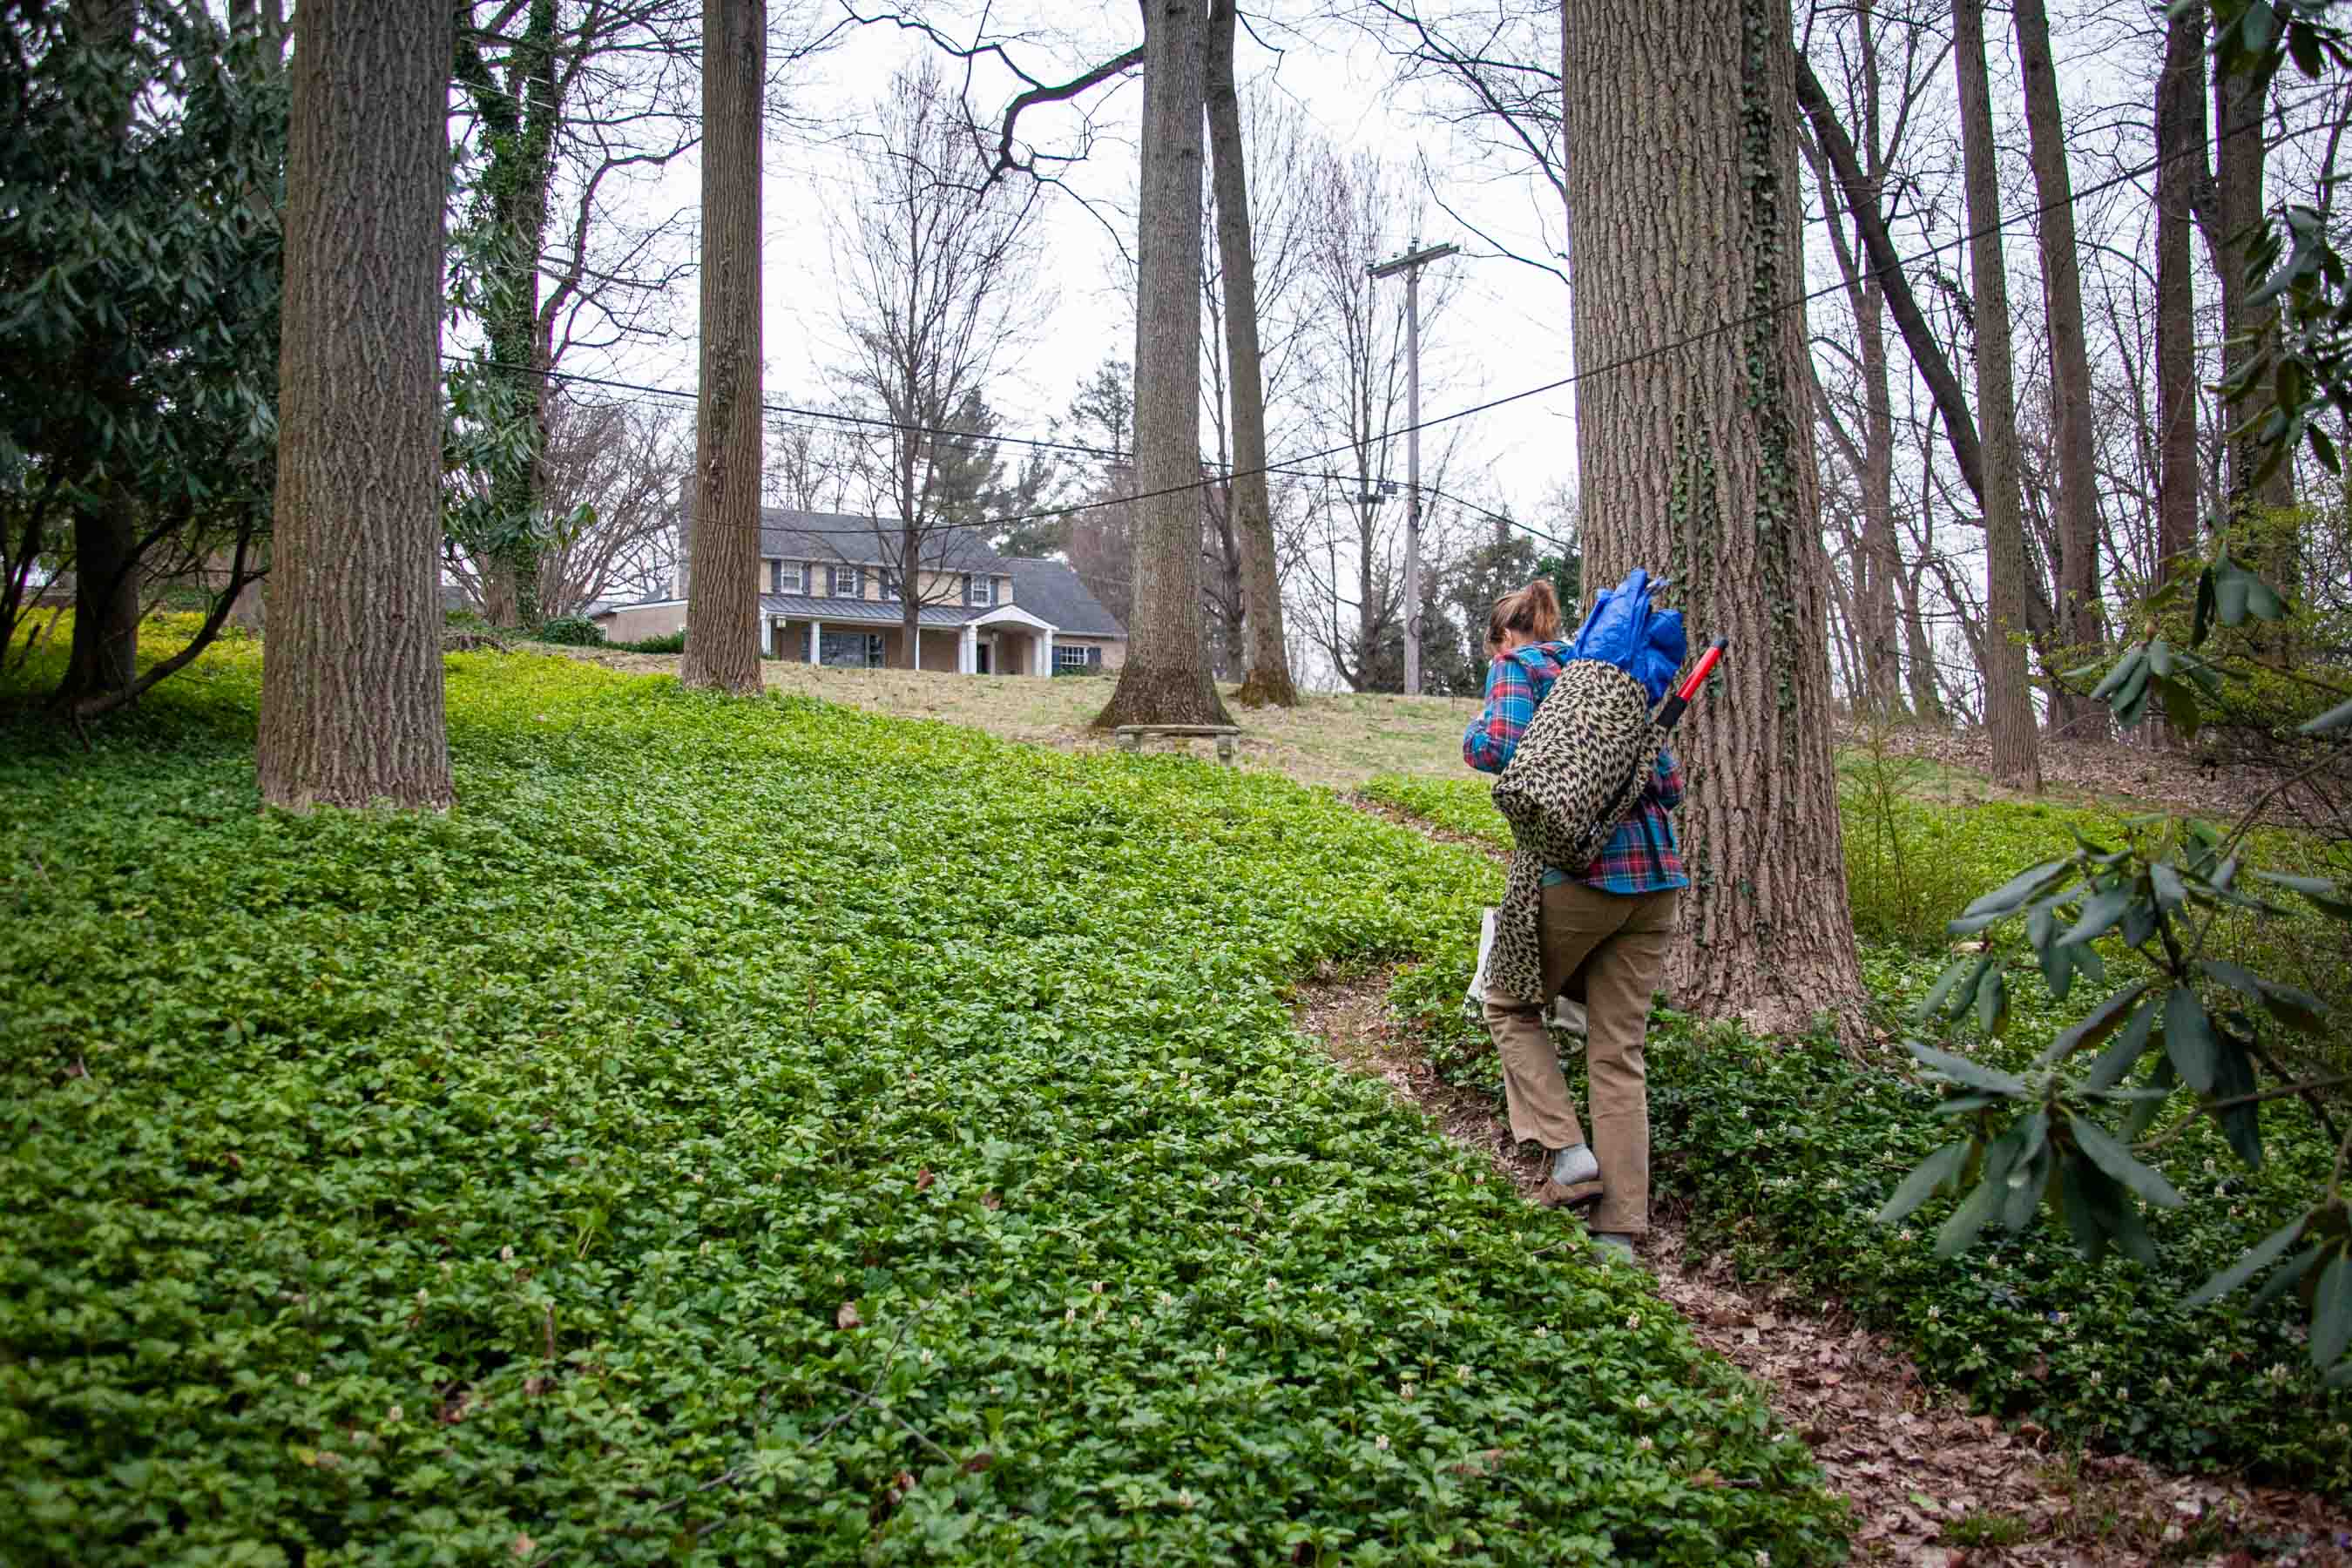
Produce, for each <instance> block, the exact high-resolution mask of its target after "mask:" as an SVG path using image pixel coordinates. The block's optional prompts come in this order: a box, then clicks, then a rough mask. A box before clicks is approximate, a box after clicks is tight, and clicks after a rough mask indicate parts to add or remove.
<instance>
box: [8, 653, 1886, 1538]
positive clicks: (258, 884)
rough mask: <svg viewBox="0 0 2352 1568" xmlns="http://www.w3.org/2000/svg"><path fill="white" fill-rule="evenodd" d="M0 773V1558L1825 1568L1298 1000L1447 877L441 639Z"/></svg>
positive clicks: (1788, 1451) (1738, 1410)
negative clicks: (364, 775)
mask: <svg viewBox="0 0 2352 1568" xmlns="http://www.w3.org/2000/svg"><path fill="white" fill-rule="evenodd" d="M449 671H450V688H449V696H450V716H451V727H452V738H453V747H454V752H455V757H456V761H457V779H458V787H459V793H460V804H459V806H458V808H457V810H456V811H454V812H453V813H451V814H450V815H449V816H446V817H445V818H435V817H418V816H378V815H370V814H342V813H324V814H320V815H319V816H312V817H308V818H299V817H292V816H284V815H279V814H276V813H264V812H260V811H257V809H256V807H257V801H256V797H255V792H254V783H253V767H252V757H251V746H252V736H253V722H254V710H255V696H256V684H257V653H256V651H255V649H254V648H253V647H252V645H249V644H232V645H229V646H227V647H224V648H222V649H221V650H219V651H218V652H217V653H215V655H213V656H211V657H209V658H206V659H205V661H204V662H203V663H202V664H200V665H199V666H198V667H197V668H195V669H194V670H193V671H191V672H190V673H189V674H188V675H185V676H184V677H182V678H181V679H175V680H173V681H172V682H170V683H168V684H167V685H165V686H164V687H162V688H159V689H158V690H157V691H156V692H155V693H154V695H153V696H152V698H151V699H150V700H148V701H147V702H145V703H144V704H142V709H141V710H140V711H139V712H138V713H136V714H134V715H132V716H131V717H130V718H129V719H128V720H127V721H125V722H123V723H121V724H120V725H117V726H114V727H111V728H109V729H108V730H106V731H102V733H101V736H100V740H99V741H98V743H97V750H96V751H95V752H92V753H89V754H85V753H84V752H82V751H81V749H80V747H79V745H78V744H75V743H73V742H53V741H51V740H48V739H47V738H45V737H43V736H41V735H39V734H37V733H36V732H35V731H30V730H18V731H12V732H8V733H6V734H5V738H0V836H5V842H6V843H7V844H8V845H9V847H10V852H9V855H8V858H7V860H6V865H5V871H0V895H4V896H5V899H6V900H7V903H8V908H9V910H10V913H11V917H12V918H11V919H10V920H9V921H7V922H6V924H5V926H0V1016H5V1018H6V1019H7V1020H8V1035H9V1037H10V1049H9V1051H8V1052H7V1053H6V1054H5V1060H0V1118H5V1128H6V1134H7V1136H6V1138H5V1145H4V1146H0V1394H5V1397H0V1474H5V1482H0V1541H5V1542H9V1543H10V1546H9V1552H10V1554H11V1555H12V1560H20V1561H32V1562H40V1561H51V1562H61V1561H73V1562H76V1563H142V1564H145V1563H177V1562H185V1563H200V1562H201V1563H289V1562H302V1563H395V1562H397V1563H411V1562H419V1561H426V1560H433V1561H445V1562H464V1563H489V1562H501V1563H514V1562H519V1561H530V1562H542V1561H556V1560H560V1561H562V1562H565V1563H632V1562H644V1563H651V1562H657V1561H658V1562H684V1561H699V1562H717V1561H721V1560H736V1561H758V1560H769V1561H791V1562H796V1563H833V1562H840V1563H848V1562H858V1563H865V1562H909V1561H918V1560H920V1561H926V1562H938V1561H950V1562H973V1563H978V1562H989V1563H1001V1562H1006V1561H1011V1560H1014V1559H1016V1558H1018V1559H1025V1560H1029V1561H1034V1562H1039V1563H1075V1562H1088V1561H1105V1560H1110V1559H1113V1558H1116V1559H1118V1560H1120V1561H1129V1562H1138V1563H1196V1562H1197V1563H1206V1562H1271V1561H1276V1560H1291V1559H1293V1558H1295V1559H1296V1560H1298V1561H1318V1560H1319V1561H1332V1560H1336V1559H1337V1558H1339V1557H1340V1556H1342V1555H1344V1556H1345V1557H1346V1559H1347V1560H1348V1561H1349V1562H1354V1563H1392V1562H1436V1561H1440V1560H1443V1561H1445V1562H1449V1563H1453V1562H1463V1563H1579V1562H1598V1561H1601V1560H1602V1559H1603V1558H1605V1557H1608V1556H1610V1555H1611V1554H1612V1552H1613V1553H1614V1554H1615V1555H1616V1556H1618V1557H1622V1558H1627V1559H1633V1560H1642V1561H1649V1562H1660V1563H1692V1564H1701V1563H1704V1564H1714V1563H1723V1562H1727V1561H1739V1562H1748V1561H1759V1562H1760V1561H1764V1560H1765V1558H1766V1554H1768V1553H1769V1560H1770V1561H1771V1562H1773V1563H1780V1564H1789V1563H1811V1562H1819V1561H1827V1560H1830V1559H1832V1558H1833V1557H1835V1556H1837V1555H1838V1554H1839V1553H1840V1552H1841V1551H1842V1537H1843V1530H1844V1523H1843V1509H1842V1505H1838V1504H1835V1503H1833V1502H1832V1501H1831V1500H1828V1499H1827V1498H1825V1496H1824V1495H1823V1494H1822V1491H1821V1490H1820V1489H1819V1488H1818V1478H1817V1476H1816V1474H1815V1472H1814V1471H1813V1470H1812V1468H1811V1461H1810V1459H1809V1458H1808V1457H1807V1456H1806V1454H1805V1452H1804V1449H1803V1446H1802V1445H1801V1444H1800V1443H1797V1442H1794V1441H1788V1440H1785V1434H1783V1433H1781V1432H1780V1431H1778V1430H1775V1429H1774V1426H1773V1424H1772V1422H1771V1420H1770V1418H1769V1415H1768V1413H1767V1410H1766V1407H1765V1405H1763V1403H1762V1402H1761V1400H1760V1399H1759V1397H1758V1395H1757V1393H1756V1391H1755V1390H1754V1389H1753V1388H1752V1387H1751V1386H1749V1385H1748V1384H1745V1383H1744V1382H1743V1381H1742V1380H1741V1379H1740V1378H1739V1377H1738V1375H1737V1374H1735V1373H1732V1372H1731V1371H1730V1369H1728V1368H1727V1366H1725V1365H1724V1364H1723V1363H1720V1362H1719V1361H1716V1360H1714V1359H1712V1358H1710V1357H1708V1356H1706V1355H1705V1354H1703V1353H1701V1352H1699V1351H1698V1350H1697V1349H1696V1346H1695V1345H1694V1343H1693V1342H1692V1341H1691V1340H1690V1338H1689V1336H1688V1334H1687V1333H1686V1331H1685V1329H1684V1328H1683V1326H1682V1324H1681V1322H1680V1321H1679V1320H1678V1319H1677V1318H1676V1317H1675V1315H1674V1313H1673V1312H1672V1311H1671V1310H1667V1309H1666V1308H1664V1305H1663V1304H1662V1303H1661V1302H1660V1301H1659V1300H1658V1299H1657V1298H1656V1297H1655V1296H1654V1294H1652V1293H1651V1291H1650V1289H1648V1287H1647V1285H1646V1283H1645V1281H1644V1280H1643V1279H1642V1278H1641V1277H1640V1276H1638V1275H1636V1274H1633V1273H1632V1272H1629V1271H1621V1270H1604V1269H1601V1268H1598V1267H1596V1266H1595V1265H1593V1264H1592V1263H1591V1262H1589V1261H1588V1260H1587V1258H1586V1255H1585V1252H1584V1248H1583V1247H1581V1246H1580V1244H1579V1240H1578V1238H1579V1236H1580V1233H1579V1232H1578V1231H1577V1229H1576V1228H1575V1226H1573V1224H1572V1223H1571V1222H1569V1221H1567V1220H1564V1219H1560V1218H1559V1217H1556V1216H1552V1215H1542V1214H1538V1213H1536V1212H1533V1211H1530V1210H1528V1208H1527V1207H1525V1206H1524V1205H1522V1204H1521V1203H1520V1202H1519V1200H1518V1199H1517V1197H1516V1196H1515V1195H1513V1194H1510V1193H1509V1192H1508V1191H1507V1190H1506V1189H1505V1188H1504V1186H1503V1184H1501V1183H1500V1182H1498V1181H1496V1180H1493V1179H1491V1178H1490V1177H1489V1175H1488V1173H1487V1172H1486V1167H1485V1165H1484V1163H1483V1161H1482V1160H1480V1159H1479V1158H1478V1157H1476V1156H1475V1155H1471V1154H1466V1153H1465V1152H1462V1151H1459V1150H1457V1149H1454V1148H1453V1147H1451V1146H1449V1145H1448V1144H1447V1143H1445V1142H1444V1141H1443V1140H1442V1139H1441V1138H1440V1137H1439V1136H1438V1135H1437V1134H1436V1133H1434V1132H1433V1131H1432V1130H1431V1129H1430V1128H1429V1127H1428V1126H1427V1124H1426V1123H1425V1122H1423V1121H1422V1120H1420V1119H1419V1118H1418V1117H1417V1116H1416V1115H1414V1114H1412V1113H1411V1112H1409V1111H1407V1110H1402V1109H1401V1108H1400V1107H1399V1106H1398V1105H1397V1104H1396V1103H1395V1102H1394V1101H1393V1100H1391V1099H1390V1098H1389V1097H1388V1095H1387V1094H1386V1093H1385V1092H1384V1091H1383V1090H1382V1089H1381V1088H1380V1087H1379V1086H1377V1085H1374V1084H1370V1083H1367V1082H1365V1081H1362V1080H1360V1079H1351V1078H1349V1077H1348V1076H1347V1075H1345V1074H1343V1073H1341V1072H1340V1071H1339V1070H1337V1069H1336V1068H1334V1067H1333V1066H1332V1065H1331V1064H1330V1063H1329V1062H1328V1060H1327V1059H1326V1058H1323V1057H1322V1056H1321V1054H1320V1053H1319V1052H1318V1051H1316V1050H1314V1049H1313V1048H1311V1047H1307V1046H1306V1045H1304V1044H1303V1043H1302V1042H1301V1041H1300V1040H1299V1039H1298V1038H1297V1037H1296V1036H1295V1035H1294V1034H1293V1033H1292V1031H1291V1027H1290V1025H1289V1021H1288V1017H1287V1015H1286V1010H1285V1006H1284V988H1285V985H1286V982H1287V981H1289V980H1290V979H1291V978H1292V977H1294V976H1297V975H1299V974H1301V973H1306V972H1307V971H1309V970H1311V969H1313V968H1314V967H1315V966H1316V965H1318V963H1324V962H1327V961H1328V962H1336V963H1343V964H1346V963H1367V962H1370V961H1374V960H1378V959H1384V958H1396V957H1410V956H1412V955H1415V954H1420V953H1425V952H1436V951H1439V950H1441V949H1443V948H1444V947H1445V946H1447V944H1448V943H1449V942H1451V941H1453V940H1454V939H1455V938H1456V937H1458V935H1459V933H1460V932H1462V931H1464V930H1465V929H1466V927H1467V925H1468V922H1469V921H1470V919H1471V911H1472V910H1473V909H1474V907H1475V901H1476V900H1478V899H1479V898H1480V897H1482V896H1485V895H1486V892H1487V891H1488V889H1489V888H1490V885H1491V881H1492V871H1491V868H1489V867H1487V866H1486V865H1485V864H1484V863H1483V862H1482V861H1481V860H1479V859H1478V858H1475V857H1471V856H1467V855H1465V854H1463V853H1461V852H1458V851H1451V850H1446V849H1444V848H1442V847H1436V846H1432V845H1429V844H1427V843H1425V842H1423V840H1422V839H1421V838H1419V837H1417V836H1415V835H1413V834H1412V833H1409V832H1406V831H1402V830H1400V829H1396V828H1391V827H1388V826H1383V825H1381V824H1379V823H1376V822H1372V821H1369V820H1367V819H1366V818H1364V817H1363V816H1360V814H1357V813H1354V812H1351V811H1349V810H1348V809H1347V808H1345V807H1344V806H1342V805H1339V804H1337V803H1336V802H1334V801H1332V800H1331V799H1329V798H1328V796H1322V795H1317V794H1315V793H1312V792H1310V791H1307V790H1305V789H1302V788H1299V787H1298V786H1297V785H1295V784H1290V783H1288V782H1286V781H1284V780H1282V779H1279V778H1276V777H1273V776H1271V775H1267V774H1264V773H1236V772H1234V771H1229V770H1221V769H1214V768H1206V767H1201V766H1197V765H1194V764H1192V763H1183V762H1178V761H1172V760H1168V759H1159V758H1146V759H1141V760H1130V759H1123V758H1118V757H1107V756H1094V755H1088V756H1075V755H1054V754H1050V753H1048V754H1044V755H1041V754H1040V753H1038V752H1034V751H1032V750H1029V749H1025V748H1019V747H1014V746H1010V745H1007V744H1004V743H1003V742H998V741H994V740H992V739H989V738H986V737H984V736H982V735H979V734H976V733H973V732H971V731H965V730H958V729H951V728H949V727H946V726H940V725H927V724H920V723H912V722H906V721H893V720H887V719H883V718H879V717H876V716H873V715H869V714H865V713H859V712H856V711H853V710H848V709H845V708H841V707H834V706H826V705H822V704H818V703H815V702H812V701H809V700H800V699H792V698H784V697H775V696H772V697H770V698H768V699H765V700H753V701H731V700H720V699H715V698H709V697H701V696H695V695H689V694H687V693H684V692H681V691H680V690H678V689H677V687H676V686H675V684H674V683H672V682H668V681H662V680H655V679H633V678H628V677H625V676H622V675H619V674H615V673H612V672H609V671H604V670H600V669H596V668H592V667H590V666H588V665H584V664H582V663H579V662H576V661H571V660H565V659H559V658H538V657H530V656H518V657H512V658H500V657H497V656H491V655H467V656H458V657H455V658H451V659H450V661H449Z"/></svg>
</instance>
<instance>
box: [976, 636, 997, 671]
mask: <svg viewBox="0 0 2352 1568" xmlns="http://www.w3.org/2000/svg"><path fill="white" fill-rule="evenodd" d="M995 651H996V645H995V644H994V643H992V642H983V643H982V644H981V645H980V673H981V674H982V675H986V674H988V673H989V668H988V666H989V655H991V654H992V653H994V652H995Z"/></svg>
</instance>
